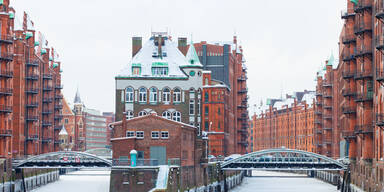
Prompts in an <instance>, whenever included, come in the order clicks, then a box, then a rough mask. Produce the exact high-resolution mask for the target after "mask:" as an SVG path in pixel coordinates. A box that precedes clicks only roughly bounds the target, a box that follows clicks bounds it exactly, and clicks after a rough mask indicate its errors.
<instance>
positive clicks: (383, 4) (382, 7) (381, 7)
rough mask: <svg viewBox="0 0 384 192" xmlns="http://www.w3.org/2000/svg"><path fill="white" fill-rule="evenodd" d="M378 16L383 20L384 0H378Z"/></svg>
mask: <svg viewBox="0 0 384 192" xmlns="http://www.w3.org/2000/svg"><path fill="white" fill-rule="evenodd" d="M375 16H376V18H378V19H380V20H381V21H383V19H384V1H380V0H379V1H378V3H377V6H376V15H375Z"/></svg>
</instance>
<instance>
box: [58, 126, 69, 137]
mask: <svg viewBox="0 0 384 192" xmlns="http://www.w3.org/2000/svg"><path fill="white" fill-rule="evenodd" d="M59 135H68V133H67V130H65V127H64V125H63V127H62V128H61V130H60V133H59Z"/></svg>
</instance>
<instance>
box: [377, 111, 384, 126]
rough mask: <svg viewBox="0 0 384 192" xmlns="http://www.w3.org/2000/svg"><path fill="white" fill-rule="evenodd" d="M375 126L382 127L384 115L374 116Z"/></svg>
mask: <svg viewBox="0 0 384 192" xmlns="http://www.w3.org/2000/svg"><path fill="white" fill-rule="evenodd" d="M376 125H377V126H379V127H384V113H378V114H376Z"/></svg>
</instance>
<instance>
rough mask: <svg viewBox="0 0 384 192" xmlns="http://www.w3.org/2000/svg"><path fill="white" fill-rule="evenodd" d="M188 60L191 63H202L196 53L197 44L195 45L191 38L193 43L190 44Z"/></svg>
mask: <svg viewBox="0 0 384 192" xmlns="http://www.w3.org/2000/svg"><path fill="white" fill-rule="evenodd" d="M186 57H187V60H188V64H191V65H201V63H200V60H199V56H198V55H197V53H196V49H195V46H194V45H193V41H192V40H191V44H190V46H189V49H188V52H187V56H186Z"/></svg>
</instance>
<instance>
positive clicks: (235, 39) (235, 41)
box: [233, 35, 237, 45]
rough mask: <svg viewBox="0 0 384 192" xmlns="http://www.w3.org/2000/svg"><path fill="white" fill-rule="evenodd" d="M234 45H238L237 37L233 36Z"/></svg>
mask: <svg viewBox="0 0 384 192" xmlns="http://www.w3.org/2000/svg"><path fill="white" fill-rule="evenodd" d="M233 44H235V45H237V36H236V35H235V36H233Z"/></svg>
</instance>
